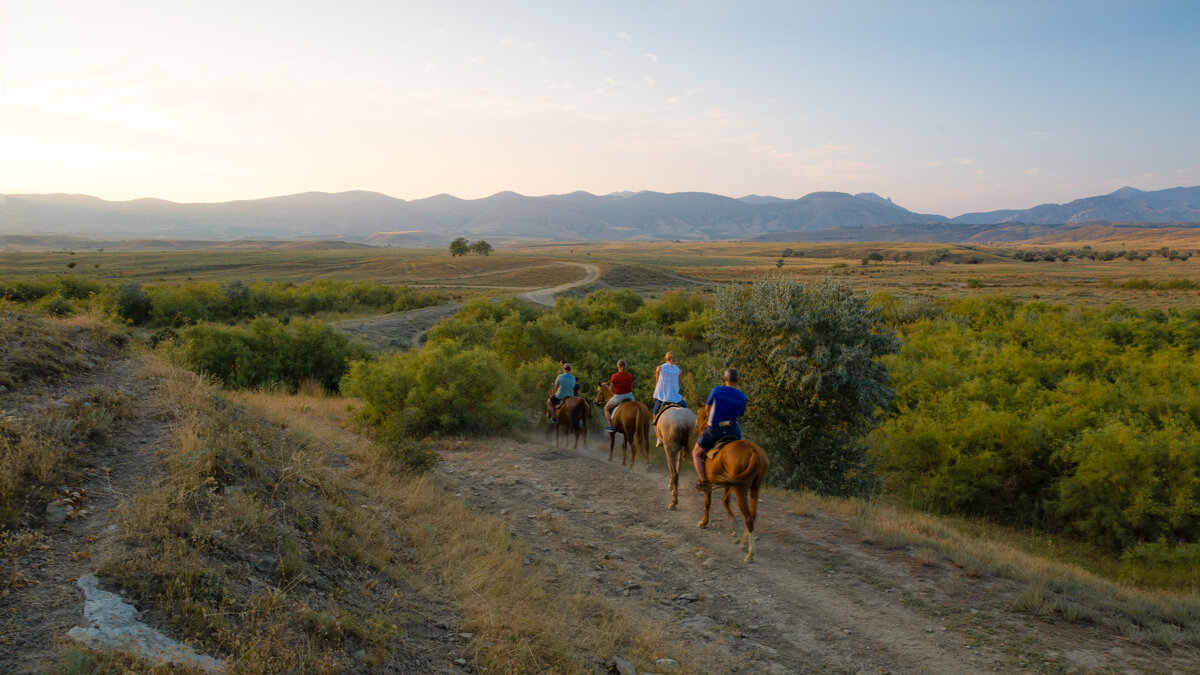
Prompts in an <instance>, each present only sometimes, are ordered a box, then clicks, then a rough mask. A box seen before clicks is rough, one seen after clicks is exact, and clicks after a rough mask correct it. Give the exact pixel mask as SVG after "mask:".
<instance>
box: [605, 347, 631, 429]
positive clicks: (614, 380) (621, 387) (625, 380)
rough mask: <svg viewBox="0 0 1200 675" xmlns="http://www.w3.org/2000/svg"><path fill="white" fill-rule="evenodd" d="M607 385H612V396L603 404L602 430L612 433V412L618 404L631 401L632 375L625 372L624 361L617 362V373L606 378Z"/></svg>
mask: <svg viewBox="0 0 1200 675" xmlns="http://www.w3.org/2000/svg"><path fill="white" fill-rule="evenodd" d="M608 383H609V384H611V385H612V391H613V395H612V398H610V399H608V402H607V403H605V404H604V430H605V431H612V430H613V425H612V413H613V410H615V409H616V408H617V405H619V404H620V403H622V402H624V401H632V400H633V374H632V373H628V372H626V371H625V359H621V360H620V361H617V372H615V373H613V376H612V377H610V378H608Z"/></svg>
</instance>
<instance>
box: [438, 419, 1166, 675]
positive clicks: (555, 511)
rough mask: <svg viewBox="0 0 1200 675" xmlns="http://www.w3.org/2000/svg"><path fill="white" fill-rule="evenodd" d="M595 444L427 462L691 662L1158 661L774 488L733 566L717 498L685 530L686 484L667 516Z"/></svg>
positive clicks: (887, 665) (953, 667) (868, 667)
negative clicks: (645, 617)
mask: <svg viewBox="0 0 1200 675" xmlns="http://www.w3.org/2000/svg"><path fill="white" fill-rule="evenodd" d="M605 445H606V444H605ZM597 446H598V444H597V443H596V442H595V441H594V440H593V444H592V448H591V449H590V450H585V449H583V448H580V449H579V450H577V451H574V450H568V449H554V448H553V447H552V441H551V442H550V443H549V444H548V443H541V442H538V443H522V442H518V441H511V440H502V439H494V440H491V441H481V442H478V443H464V444H462V446H461V447H460V448H459V449H458V450H456V451H451V452H446V453H443V457H444V462H443V464H442V465H441V468H440V469H439V471H440V472H441V473H442V474H443V475H445V476H447V477H448V479H449V481H450V482H451V487H452V489H454V490H455V491H456V492H458V493H460V494H461V495H462V496H463V498H465V499H467V500H469V502H470V503H471V504H473V505H474V506H475V507H477V508H479V509H481V510H484V511H487V512H491V513H494V514H498V515H500V516H501V517H504V518H506V519H507V520H508V522H509V523H510V525H511V527H512V528H513V530H514V531H515V533H516V536H517V537H518V538H520V539H521V540H523V541H525V542H526V543H527V544H528V545H530V546H531V547H532V548H534V550H537V551H540V556H538V558H537V559H536V560H531V561H530V563H531V564H536V565H544V566H547V567H548V572H547V573H548V574H550V579H552V580H556V581H555V583H556V585H562V588H561V589H560V590H563V591H568V590H569V588H570V586H569V584H571V583H577V582H578V581H579V580H583V581H584V582H585V583H589V585H590V584H591V583H594V584H595V586H596V587H597V588H598V589H600V590H601V591H602V592H604V593H605V594H607V595H609V596H612V597H613V598H614V599H615V601H616V602H618V603H622V604H623V606H625V607H626V608H627V609H628V610H629V611H630V612H636V613H643V614H649V615H650V616H651V617H653V619H654V620H655V621H656V622H657V623H659V624H660V625H663V626H664V627H666V628H667V629H668V631H670V632H672V633H673V634H676V635H677V636H679V637H681V639H684V640H692V641H705V642H706V643H707V644H710V645H714V644H715V645H718V646H719V647H720V648H721V650H722V651H723V653H725V654H726V655H727V658H728V661H727V662H726V663H720V664H713V663H706V664H698V663H694V662H693V663H689V664H687V665H688V666H689V667H691V668H695V669H697V670H699V671H702V672H732V671H733V670H734V669H735V668H737V669H740V670H741V671H742V672H756V673H758V672H777V673H808V672H822V673H824V672H838V673H843V672H844V673H886V672H890V673H971V672H1071V671H1076V672H1078V671H1086V672H1091V671H1093V670H1095V669H1096V668H1097V667H1099V666H1101V665H1103V666H1105V667H1110V666H1111V667H1117V670H1120V669H1121V668H1120V667H1118V666H1122V667H1125V668H1129V667H1132V668H1134V669H1137V670H1154V669H1155V668H1160V667H1164V666H1166V664H1164V663H1162V662H1156V661H1155V660H1153V659H1157V658H1161V655H1156V654H1155V653H1153V652H1149V653H1140V652H1138V653H1134V652H1135V651H1136V648H1134V647H1130V646H1129V645H1128V644H1121V645H1119V646H1118V645H1115V641H1114V640H1113V639H1112V638H1111V636H1110V635H1104V634H1101V633H1100V632H1099V631H1096V632H1094V633H1093V632H1089V631H1090V630H1091V629H1087V628H1079V627H1066V626H1052V625H1049V624H1045V623H1042V622H1037V621H1034V620H1032V619H1030V618H1029V617H1027V616H1024V615H1020V614H1015V613H1013V612H1011V611H1009V609H1008V607H1009V606H1010V605H1011V598H1012V597H1013V595H1014V593H1015V592H1016V590H1017V588H1016V584H1015V583H1014V582H1011V581H1008V580H1005V579H996V578H979V577H977V576H972V575H971V573H970V572H968V571H964V570H962V569H959V568H956V567H953V566H951V565H949V564H946V563H944V562H930V561H929V560H922V559H920V556H917V555H914V553H915V552H914V551H911V550H906V549H904V548H900V549H892V548H888V547H885V546H883V545H881V544H879V543H874V542H871V541H869V538H865V537H863V536H862V535H861V534H859V532H858V531H857V530H856V529H855V528H854V527H853V526H852V524H851V523H848V522H846V521H845V520H838V519H836V518H832V517H827V516H823V515H816V514H811V513H805V512H801V513H797V512H796V510H797V509H796V507H795V506H794V505H793V503H792V502H788V501H787V500H784V499H781V498H778V497H776V496H770V497H767V498H766V499H764V500H763V501H762V502H761V504H760V511H759V528H758V532H757V535H758V538H757V544H758V546H757V548H758V551H757V556H756V562H754V563H752V564H749V565H747V564H745V563H743V562H742V552H741V551H740V550H739V549H738V548H737V546H736V542H735V538H734V536H733V535H731V532H730V529H729V525H728V520H727V519H726V517H725V514H724V512H723V510H722V509H721V507H720V505H719V502H717V500H715V499H714V516H713V526H712V527H710V528H709V529H708V530H699V529H697V528H696V523H697V521H698V520H699V516H700V511H701V504H702V500H701V497H700V495H699V494H698V493H696V492H694V491H692V490H691V489H690V487H691V483H692V480H691V476H690V475H688V474H684V475H683V476H682V480H681V482H682V483H683V484H685V485H687V486H688V489H687V490H681V496H680V499H681V501H680V508H679V510H677V511H667V510H666V505H667V502H668V494H667V486H666V482H667V481H666V475H665V473H663V472H662V471H659V470H653V471H651V472H647V471H646V470H645V469H644V468H643V466H642V465H641V463H639V466H638V467H637V468H636V469H634V470H632V471H631V470H628V469H625V468H623V467H621V466H620V464H619V463H616V462H614V463H609V462H608V461H607V452H602V451H601V450H600V449H599V448H598V447H597ZM659 452H661V451H659ZM689 473H690V472H689ZM734 510H735V512H736V507H735V509H734ZM718 511H720V513H719V515H718ZM739 519H740V517H739ZM557 579H561V580H562V581H557ZM589 579H590V580H591V582H588V581H587V580H589ZM1122 647H1124V648H1125V649H1124V651H1122ZM638 665H639V666H640V667H641V668H644V669H647V670H652V667H651V666H652V665H653V664H638ZM1166 667H1168V669H1169V666H1166ZM1176 667H1178V666H1176Z"/></svg>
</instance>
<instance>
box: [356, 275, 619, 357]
mask: <svg viewBox="0 0 1200 675" xmlns="http://www.w3.org/2000/svg"><path fill="white" fill-rule="evenodd" d="M553 264H556V265H572V266H574V267H579V268H582V269H583V271H584V272H585V274H584V276H583V277H582V278H580V279H576V280H575V281H571V282H568V283H565V284H560V285H558V286H552V287H549V288H539V289H537V290H533V291H528V292H526V293H523V294H521V296H520V297H522V298H524V299H526V300H529V301H530V302H535V303H538V304H540V305H545V306H547V307H549V306H553V305H554V296H555V295H556V294H558V293H562V292H563V291H567V290H570V289H572V288H576V287H578V286H584V285H586V284H590V283H593V282H595V281H596V280H597V279H599V278H600V268H598V267H596V266H595V265H591V264H588V263H573V262H558V263H553ZM547 266H548V265H538V267H547ZM415 285H417V286H419V285H420V284H415ZM461 288H500V289H511V290H520V289H521V287H519V286H462V287H461ZM461 306H462V305H460V304H457V303H452V304H447V305H436V306H434V307H422V308H420V309H412V310H409V311H407V312H395V313H393V314H384V315H383V316H372V317H367V318H365V319H351V320H350V321H342V322H341V323H339V324H337V327H338V329H339V330H341V331H342V332H343V333H346V334H348V335H349V336H350V337H352V338H357V339H358V340H359V341H361V342H363V343H364V344H366V345H367V346H368V347H369V348H370V349H372V350H374V351H377V352H386V351H394V350H397V349H408V348H409V347H416V346H418V345H420V343H421V338H422V337H423V336H424V335H425V333H426V332H427V331H428V330H429V329H430V328H432V327H433V325H434V324H436V323H437V322H439V321H441V320H442V319H445V318H447V317H450V316H453V315H454V313H455V312H457V311H458V308H459V307H461Z"/></svg>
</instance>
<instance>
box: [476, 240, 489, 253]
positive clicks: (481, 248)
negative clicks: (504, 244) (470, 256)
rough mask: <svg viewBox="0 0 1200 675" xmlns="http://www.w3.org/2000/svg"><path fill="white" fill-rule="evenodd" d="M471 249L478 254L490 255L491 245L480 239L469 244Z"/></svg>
mask: <svg viewBox="0 0 1200 675" xmlns="http://www.w3.org/2000/svg"><path fill="white" fill-rule="evenodd" d="M471 250H472V251H473V252H475V253H478V254H479V255H490V254H491V252H492V245H491V244H489V243H487V242H486V241H484V240H482V239H480V240H479V241H477V242H475V243H474V244H471Z"/></svg>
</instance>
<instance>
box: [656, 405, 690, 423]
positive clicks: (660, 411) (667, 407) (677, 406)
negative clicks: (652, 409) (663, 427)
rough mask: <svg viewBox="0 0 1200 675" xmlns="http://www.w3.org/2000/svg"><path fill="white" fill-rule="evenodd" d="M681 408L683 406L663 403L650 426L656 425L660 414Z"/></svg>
mask: <svg viewBox="0 0 1200 675" xmlns="http://www.w3.org/2000/svg"><path fill="white" fill-rule="evenodd" d="M682 407H683V406H681V405H679V404H678V403H673V402H664V403H663V404H662V406H661V407H659V409H658V414H657V415H655V416H654V419H653V420H652V421H651V422H650V426H656V425H657V424H658V418H660V417H662V414H663V413H665V412H667V411H668V410H670V409H671V408H682Z"/></svg>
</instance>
